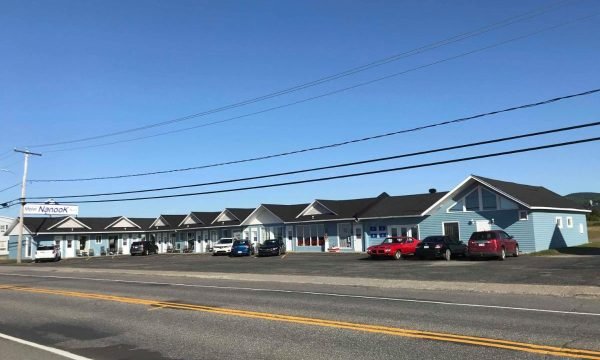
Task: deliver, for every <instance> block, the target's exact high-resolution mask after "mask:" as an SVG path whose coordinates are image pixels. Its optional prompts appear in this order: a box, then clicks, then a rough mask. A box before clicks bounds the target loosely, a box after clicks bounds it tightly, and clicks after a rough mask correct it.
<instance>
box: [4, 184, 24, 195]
mask: <svg viewBox="0 0 600 360" xmlns="http://www.w3.org/2000/svg"><path fill="white" fill-rule="evenodd" d="M19 185H21V183H20V182H18V183H16V184H14V185H11V186H9V187H7V188H4V189H0V193H1V192H4V191H7V190H10V189H12V188H16V187H17V186H19Z"/></svg>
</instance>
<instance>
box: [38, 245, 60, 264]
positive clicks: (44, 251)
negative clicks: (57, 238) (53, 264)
mask: <svg viewBox="0 0 600 360" xmlns="http://www.w3.org/2000/svg"><path fill="white" fill-rule="evenodd" d="M60 257H61V256H60V247H59V246H58V245H54V244H48V245H42V244H40V245H38V247H37V251H36V252H35V257H34V261H35V262H36V263H37V262H40V261H60Z"/></svg>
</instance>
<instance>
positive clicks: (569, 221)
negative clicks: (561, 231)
mask: <svg viewBox="0 0 600 360" xmlns="http://www.w3.org/2000/svg"><path fill="white" fill-rule="evenodd" d="M567 227H568V228H572V227H573V218H572V217H571V216H567Z"/></svg>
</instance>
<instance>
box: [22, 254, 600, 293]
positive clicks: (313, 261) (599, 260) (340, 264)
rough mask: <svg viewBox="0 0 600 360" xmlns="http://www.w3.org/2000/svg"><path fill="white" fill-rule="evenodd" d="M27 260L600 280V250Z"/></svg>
mask: <svg viewBox="0 0 600 360" xmlns="http://www.w3.org/2000/svg"><path fill="white" fill-rule="evenodd" d="M24 266H27V267H29V266H31V267H38V268H39V267H45V268H48V269H49V270H51V269H52V268H56V267H76V268H92V269H135V270H144V269H147V270H153V271H157V270H159V271H160V270H164V271H181V272H189V273H193V272H219V273H253V274H290V275H309V276H310V275H315V276H342V277H363V278H373V279H398V280H423V281H432V280H434V281H467V282H494V283H506V284H511V283H515V284H542V285H588V286H600V275H599V269H600V256H564V257H563V256H554V257H534V256H520V257H518V258H507V259H506V260H505V261H497V260H494V259H482V260H463V259H457V260H452V261H449V262H448V261H444V260H417V259H412V258H408V259H405V260H398V261H395V260H387V259H381V260H371V259H369V258H368V257H367V256H366V255H365V254H300V253H289V254H286V255H284V256H281V257H277V256H275V257H260V258H257V257H254V256H251V257H235V258H230V257H228V256H211V255H207V254H160V255H151V256H102V257H99V256H98V257H92V258H75V259H67V260H62V261H60V262H57V263H52V262H49V263H40V264H34V263H30V264H25V265H24Z"/></svg>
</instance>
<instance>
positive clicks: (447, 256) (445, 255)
mask: <svg viewBox="0 0 600 360" xmlns="http://www.w3.org/2000/svg"><path fill="white" fill-rule="evenodd" d="M451 258H452V252H451V251H450V249H446V252H445V253H444V259H446V261H450V259H451Z"/></svg>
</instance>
